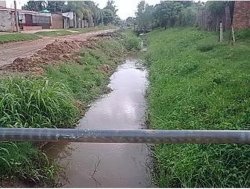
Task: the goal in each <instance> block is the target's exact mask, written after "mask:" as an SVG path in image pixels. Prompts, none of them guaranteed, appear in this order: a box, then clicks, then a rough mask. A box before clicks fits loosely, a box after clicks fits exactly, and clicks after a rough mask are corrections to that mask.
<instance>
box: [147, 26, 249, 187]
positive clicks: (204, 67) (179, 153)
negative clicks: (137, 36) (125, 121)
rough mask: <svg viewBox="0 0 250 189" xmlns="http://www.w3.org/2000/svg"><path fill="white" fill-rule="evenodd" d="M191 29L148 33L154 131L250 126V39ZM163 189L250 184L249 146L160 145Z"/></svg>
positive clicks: (157, 169) (157, 150)
mask: <svg viewBox="0 0 250 189" xmlns="http://www.w3.org/2000/svg"><path fill="white" fill-rule="evenodd" d="M217 38H218V37H217V36H216V35H215V34H214V33H209V32H203V31H197V30H195V29H192V28H189V29H184V28H178V29H169V30H167V31H163V30H157V31H153V32H151V33H149V34H148V52H147V55H146V59H147V63H148V66H149V80H150V87H149V97H148V101H149V122H150V126H151V127H152V128H154V129H201V130H203V129H210V130H212V129H215V130H218V129H236V130H238V129H243V130H244V129H247V130H249V129H250V89H249V86H250V64H249V59H250V43H249V42H247V41H246V40H238V42H237V43H236V44H235V45H234V46H230V45H228V43H225V44H224V43H223V44H219V43H217ZM154 157H155V175H154V181H155V182H156V184H157V185H158V186H160V187H250V158H249V157H250V146H249V145H189V144H186V145H157V146H156V147H155V150H154Z"/></svg>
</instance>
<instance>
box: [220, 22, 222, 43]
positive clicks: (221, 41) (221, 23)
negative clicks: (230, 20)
mask: <svg viewBox="0 0 250 189" xmlns="http://www.w3.org/2000/svg"><path fill="white" fill-rule="evenodd" d="M222 41H223V25H222V22H220V42H222Z"/></svg>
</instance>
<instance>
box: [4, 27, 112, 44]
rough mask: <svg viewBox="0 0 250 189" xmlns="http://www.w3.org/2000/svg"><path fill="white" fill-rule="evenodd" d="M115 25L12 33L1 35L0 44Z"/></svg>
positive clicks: (84, 31)
mask: <svg viewBox="0 0 250 189" xmlns="http://www.w3.org/2000/svg"><path fill="white" fill-rule="evenodd" d="M114 28H115V27H113V26H97V27H90V28H74V29H59V30H55V31H40V32H36V33H34V34H31V33H30V34H26V33H10V34H2V35H0V44H3V43H9V42H18V41H30V40H36V39H39V38H40V37H42V36H44V37H56V36H66V35H76V34H80V33H87V32H92V31H99V30H106V29H114Z"/></svg>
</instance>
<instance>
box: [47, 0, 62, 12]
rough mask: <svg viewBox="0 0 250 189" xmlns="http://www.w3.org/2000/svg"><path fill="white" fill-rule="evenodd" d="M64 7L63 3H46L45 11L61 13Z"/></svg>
mask: <svg viewBox="0 0 250 189" xmlns="http://www.w3.org/2000/svg"><path fill="white" fill-rule="evenodd" d="M64 6H65V1H48V6H47V9H48V10H49V11H50V12H62V11H63V9H64Z"/></svg>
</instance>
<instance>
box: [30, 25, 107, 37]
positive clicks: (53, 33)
mask: <svg viewBox="0 0 250 189" xmlns="http://www.w3.org/2000/svg"><path fill="white" fill-rule="evenodd" d="M105 29H112V27H110V26H98V27H90V28H73V29H71V28H69V29H60V30H55V31H40V32H36V33H35V34H36V35H38V36H47V37H56V36H66V35H75V34H80V33H88V32H93V31H99V30H105Z"/></svg>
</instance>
